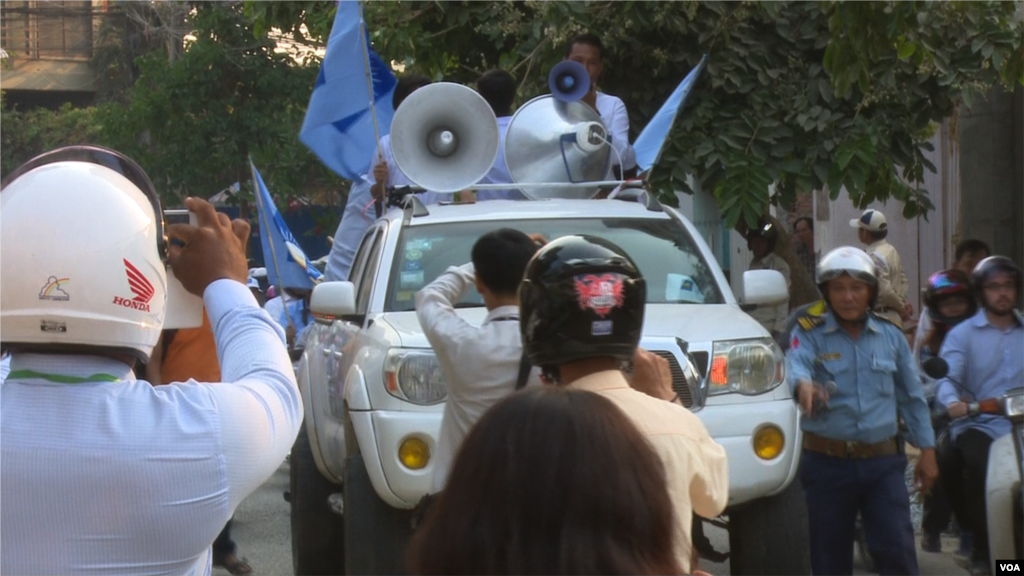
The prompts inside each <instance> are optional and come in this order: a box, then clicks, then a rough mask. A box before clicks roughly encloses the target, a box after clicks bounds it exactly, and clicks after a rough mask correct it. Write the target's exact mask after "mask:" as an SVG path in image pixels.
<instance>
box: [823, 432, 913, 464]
mask: <svg viewBox="0 0 1024 576" xmlns="http://www.w3.org/2000/svg"><path fill="white" fill-rule="evenodd" d="M804 450H810V451H811V452H820V453H821V454H825V455H827V456H834V457H836V458H878V457H880V456H892V455H894V454H899V447H898V446H897V444H896V437H895V436H894V437H892V438H888V439H886V440H882V441H881V442H876V443H874V444H868V443H866V442H844V441H843V440H833V439H832V438H825V437H824V436H818V435H817V434H811V433H809V432H804Z"/></svg>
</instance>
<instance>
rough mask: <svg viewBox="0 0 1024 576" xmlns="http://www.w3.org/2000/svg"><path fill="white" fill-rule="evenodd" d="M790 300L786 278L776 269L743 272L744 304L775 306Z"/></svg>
mask: <svg viewBox="0 0 1024 576" xmlns="http://www.w3.org/2000/svg"><path fill="white" fill-rule="evenodd" d="M787 301H789V289H788V288H786V278H785V276H783V275H782V273H781V272H778V271H776V270H747V271H746V272H744V273H743V304H744V305H751V304H756V305H769V306H775V305H777V304H782V303H783V302H787Z"/></svg>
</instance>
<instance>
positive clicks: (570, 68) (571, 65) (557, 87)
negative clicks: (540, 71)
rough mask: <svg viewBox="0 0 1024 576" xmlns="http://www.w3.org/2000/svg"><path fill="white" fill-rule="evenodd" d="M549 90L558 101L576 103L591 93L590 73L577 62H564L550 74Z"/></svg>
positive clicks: (557, 65) (556, 66)
mask: <svg viewBox="0 0 1024 576" xmlns="http://www.w3.org/2000/svg"><path fill="white" fill-rule="evenodd" d="M548 88H549V89H550V90H551V95H552V96H554V97H555V99H556V100H559V101H562V102H575V101H577V100H579V99H581V98H583V97H584V96H586V95H587V92H590V73H588V72H587V69H586V68H584V67H583V64H580V63H579V62H576V61H575V60H563V61H562V62H559V63H558V64H556V65H555V67H554V68H552V69H551V73H550V74H548Z"/></svg>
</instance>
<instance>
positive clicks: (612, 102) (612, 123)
mask: <svg viewBox="0 0 1024 576" xmlns="http://www.w3.org/2000/svg"><path fill="white" fill-rule="evenodd" d="M603 57H604V46H603V45H602V44H601V39H600V38H598V37H597V36H595V35H593V34H580V35H579V36H576V37H575V38H573V39H572V40H570V41H569V43H568V44H567V45H566V47H565V59H566V60H573V61H575V62H579V63H580V64H582V65H583V67H584V68H586V69H587V73H588V74H590V91H589V92H587V94H586V95H585V96H583V102H584V103H585V104H587V105H588V106H590V107H591V108H593V109H594V110H596V111H597V113H598V114H600V115H601V121H602V122H604V126H605V128H607V129H608V134H610V135H611V139H612V148H614V149H615V150H614V151H613V153H612V168H613V171H614V172H615V173H616V176H617V177H618V176H622V177H624V178H630V177H633V176H636V152H634V151H633V145H632V144H630V143H629V115H628V114H627V113H626V105H625V104H623V103H622V100H620V99H619V98H617V97H615V96H611V95H609V94H605V93H604V92H598V91H597V83H598V81H599V80H600V79H601V72H602V71H603V70H604V64H603V61H602V59H603ZM620 162H621V164H620Z"/></svg>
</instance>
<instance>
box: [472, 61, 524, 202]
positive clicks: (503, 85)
mask: <svg viewBox="0 0 1024 576" xmlns="http://www.w3.org/2000/svg"><path fill="white" fill-rule="evenodd" d="M476 91H477V92H478V93H479V94H480V95H481V96H483V98H484V100H486V101H487V103H488V104H490V105H491V110H492V111H493V112H494V116H495V118H497V119H498V130H499V131H500V134H501V136H500V137H501V140H500V141H499V143H498V156H497V157H496V158H495V159H494V165H493V166H491V171H490V172H488V173H487V175H486V176H484V178H483V180H481V181H480V182H482V183H484V184H504V183H506V182H512V175H511V174H509V172H508V166H506V165H505V132H506V131H508V123H509V122H510V121H511V120H512V106H513V105H514V104H515V101H516V79H515V77H513V76H512V75H511V74H509V73H508V72H506V71H504V70H499V69H495V70H489V71H487V72H484V74H483V75H482V76H480V78H479V79H477V81H476ZM476 199H477V200H525V199H526V196H524V195H523V193H522V192H520V191H519V190H514V189H510V190H477V192H476Z"/></svg>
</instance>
